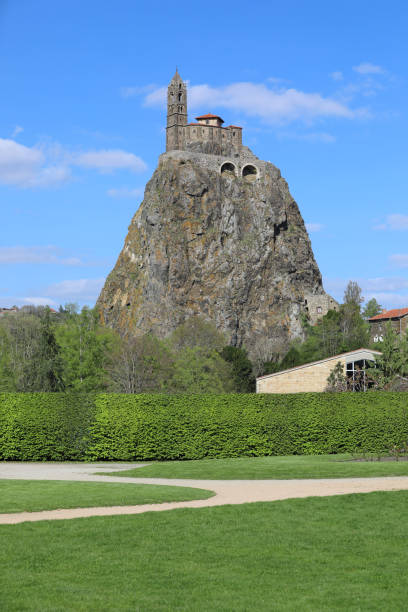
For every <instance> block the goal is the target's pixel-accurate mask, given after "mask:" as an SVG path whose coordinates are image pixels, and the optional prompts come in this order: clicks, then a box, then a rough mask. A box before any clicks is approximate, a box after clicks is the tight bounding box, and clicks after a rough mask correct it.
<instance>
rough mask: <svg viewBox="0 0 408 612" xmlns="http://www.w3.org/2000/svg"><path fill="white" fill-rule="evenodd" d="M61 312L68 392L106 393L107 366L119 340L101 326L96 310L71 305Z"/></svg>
mask: <svg viewBox="0 0 408 612" xmlns="http://www.w3.org/2000/svg"><path fill="white" fill-rule="evenodd" d="M60 312H61V320H62V322H61V323H60V324H59V325H58V326H57V328H56V337H57V341H58V343H59V345H60V347H61V359H62V363H63V380H64V384H65V387H66V388H67V389H72V390H77V391H80V390H81V391H103V390H105V389H106V388H107V387H108V385H109V377H108V374H107V366H108V364H109V362H110V360H111V355H112V353H113V351H114V350H115V347H116V346H117V345H118V344H119V338H118V337H117V335H116V334H115V333H114V332H113V331H112V330H110V329H107V328H103V327H101V325H100V324H99V315H98V312H97V311H96V310H95V309H90V308H87V307H86V306H85V307H84V308H82V310H81V312H77V307H76V306H75V305H73V304H68V305H67V306H66V307H65V309H64V310H62V311H60Z"/></svg>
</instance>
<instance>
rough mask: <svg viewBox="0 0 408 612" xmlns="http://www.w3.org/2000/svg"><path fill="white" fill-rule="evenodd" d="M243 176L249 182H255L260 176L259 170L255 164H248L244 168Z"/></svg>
mask: <svg viewBox="0 0 408 612" xmlns="http://www.w3.org/2000/svg"><path fill="white" fill-rule="evenodd" d="M242 176H243V178H244V179H245V180H246V181H247V182H248V183H253V182H254V181H256V179H257V178H258V170H257V169H256V168H255V166H251V164H248V165H246V166H244V168H243V169H242Z"/></svg>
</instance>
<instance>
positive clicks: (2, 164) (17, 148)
mask: <svg viewBox="0 0 408 612" xmlns="http://www.w3.org/2000/svg"><path fill="white" fill-rule="evenodd" d="M69 176H70V171H69V168H67V167H66V166H65V165H55V164H52V163H49V161H48V160H47V159H46V155H45V154H44V152H43V151H42V150H41V149H40V148H38V147H26V146H24V145H22V144H20V143H18V142H15V141H14V140H10V139H5V138H0V183H2V184H4V185H13V186H16V187H24V188H27V187H49V186H52V185H56V184H58V183H61V182H63V181H66V180H67V179H68V178H69Z"/></svg>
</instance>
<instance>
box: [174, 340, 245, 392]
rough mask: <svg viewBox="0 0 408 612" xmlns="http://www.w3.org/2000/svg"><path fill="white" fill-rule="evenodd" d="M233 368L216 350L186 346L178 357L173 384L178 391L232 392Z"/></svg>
mask: <svg viewBox="0 0 408 612" xmlns="http://www.w3.org/2000/svg"><path fill="white" fill-rule="evenodd" d="M233 378H234V377H233V373H232V368H231V366H230V364H229V363H227V362H226V361H225V360H224V359H223V358H222V357H221V356H220V354H219V353H218V351H216V350H215V349H208V348H206V347H202V346H194V347H192V348H190V347H186V348H185V349H184V350H182V351H181V352H180V353H179V354H178V355H177V357H176V360H175V364H174V374H173V379H172V386H173V389H174V391H176V392H177V393H231V392H233V391H234V380H233Z"/></svg>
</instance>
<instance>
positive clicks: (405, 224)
mask: <svg viewBox="0 0 408 612" xmlns="http://www.w3.org/2000/svg"><path fill="white" fill-rule="evenodd" d="M373 229H376V230H408V215H400V214H393V215H388V216H387V217H386V219H385V223H380V224H379V225H375V226H374V228H373Z"/></svg>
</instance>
